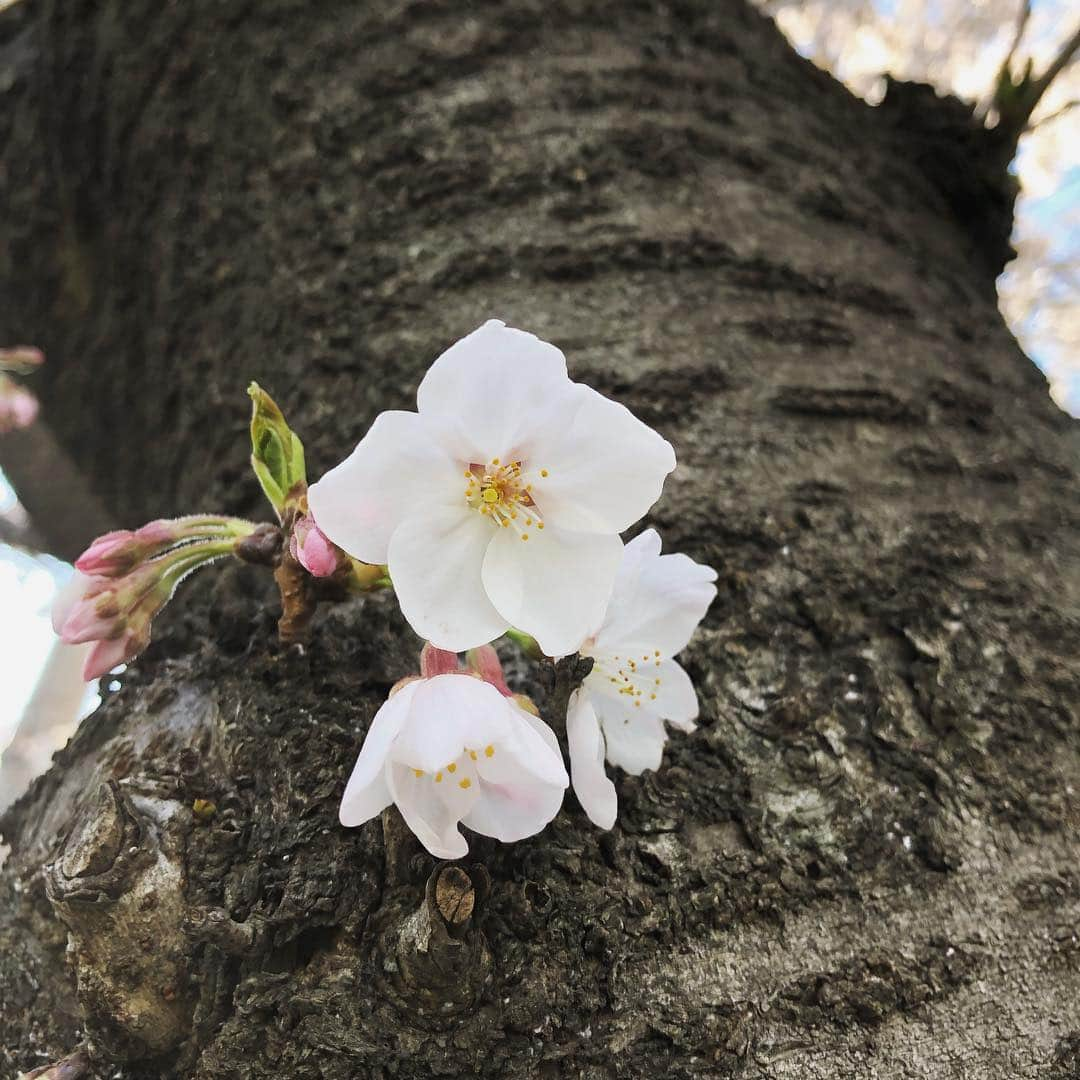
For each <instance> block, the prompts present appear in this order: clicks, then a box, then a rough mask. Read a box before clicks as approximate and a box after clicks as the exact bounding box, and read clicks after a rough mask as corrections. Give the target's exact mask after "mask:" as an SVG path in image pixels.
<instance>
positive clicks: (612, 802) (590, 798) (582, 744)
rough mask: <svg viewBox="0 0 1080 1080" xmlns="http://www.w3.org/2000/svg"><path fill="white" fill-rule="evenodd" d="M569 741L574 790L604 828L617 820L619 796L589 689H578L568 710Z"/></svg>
mask: <svg viewBox="0 0 1080 1080" xmlns="http://www.w3.org/2000/svg"><path fill="white" fill-rule="evenodd" d="M566 742H567V748H568V749H569V751H570V777H571V780H572V783H573V786H574V794H575V795H576V796H577V800H578V802H579V803H581V808H582V809H583V810H584V811H585V813H586V815H588V818H589V820H590V821H591V822H592V823H593V824H594V825H596V826H598V827H599V828H601V829H610V828H611V827H612V825H614V824H615V818H616V816H617V814H618V810H619V797H618V795H617V794H616V792H615V785H614V784H613V783H612V782H611V780H610V779H608V775H607V773H606V772H605V771H604V737H603V734H602V733H601V731H600V721H599V720H598V719H597V717H596V712H595V710H594V709H593V707H592V702H591V701H590V700H589V695H588V692H587V691H585V690H583V689H580V688H579V689H577V690H575V691H574V693H573V694H571V696H570V705H569V708H568V709H567V712H566Z"/></svg>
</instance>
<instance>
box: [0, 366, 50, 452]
mask: <svg viewBox="0 0 1080 1080" xmlns="http://www.w3.org/2000/svg"><path fill="white" fill-rule="evenodd" d="M44 362H45V357H44V356H43V355H42V352H41V350H40V349H34V348H31V347H30V346H29V345H17V346H16V347H15V348H13V349H0V435H3V434H5V433H6V432H9V431H15V430H17V429H19V428H25V427H29V426H30V425H31V424H32V423H33V422H34V421H35V420H36V419H37V414H38V400H37V398H36V397H34V395H33V394H31V393H30V391H29V390H27V389H26V388H25V387H24V386H22V385H20V384H19V383H17V382H15V380H14V379H12V378H11V377H10V376H9V374H8V373H9V372H14V373H15V374H18V375H26V374H28V373H29V372H31V371H33V370H34V369H35V368H38V367H40V366H41V365H42V364H43V363H44Z"/></svg>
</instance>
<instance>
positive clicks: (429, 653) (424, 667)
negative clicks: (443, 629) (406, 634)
mask: <svg viewBox="0 0 1080 1080" xmlns="http://www.w3.org/2000/svg"><path fill="white" fill-rule="evenodd" d="M458 670H459V669H458V658H457V653H452V652H447V651H446V650H445V649H436V648H435V646H434V645H432V644H431V642H430V641H425V642H424V647H423V649H421V650H420V674H421V675H423V677H424V678H425V679H433V678H434V677H435V676H436V675H450V674H453V673H454V672H455V671H458Z"/></svg>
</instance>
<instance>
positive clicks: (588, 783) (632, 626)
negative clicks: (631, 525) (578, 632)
mask: <svg viewBox="0 0 1080 1080" xmlns="http://www.w3.org/2000/svg"><path fill="white" fill-rule="evenodd" d="M715 580H716V572H715V571H714V570H712V569H711V568H710V567H708V566H702V565H700V564H699V563H696V562H694V561H693V560H692V559H690V558H688V557H687V556H686V555H661V554H660V537H659V536H658V535H657V534H656V531H655V530H653V529H647V530H646V531H645V532H643V533H642V534H641V535H640V536H638V537H636V538H635V539H633V540H631V541H630V543H629V544H627V545H626V548H625V551H624V553H623V560H622V565H621V566H620V567H619V572H618V576H617V577H616V579H615V586H614V588H613V590H612V593H611V602H610V603H609V605H608V609H607V614H606V615H605V616H604V619H603V622H602V623H601V624H600V629H599V630H597V631H596V633H595V634H593V635H592V636H591V637H590V638H588V640H587V641H585V643H584V644H583V645H582V646H581V648H580V652H581V654H582V655H583V656H591V657H592V658H593V669H592V671H591V672H590V673H589V675H588V676H587V677H586V679H585V681H584V683H583V684H582V685H581V687H580V688H579V689H578V690H576V691H575V692H574V693H573V695H572V696H571V698H570V705H569V708H568V710H567V717H566V735H567V742H568V748H569V751H570V772H571V775H572V777H573V782H574V793H575V794H576V795H577V797H578V801H579V802H580V803H581V805H582V807H583V808H584V810H585V812H586V814H588V816H589V818H590V819H591V820H592V821H593V823H594V824H596V825H598V826H600V828H602V829H610V828H611V826H612V825H613V824H614V823H615V813H616V809H617V799H616V794H615V785H614V784H612V782H611V781H610V780H609V779H608V777H607V774H606V773H605V771H604V759H605V757H606V759H607V760H608V761H609V762H610V763H611V764H612V765H619V766H621V767H622V768H624V769H625V770H626V771H627V772H628V773H631V774H632V775H637V774H639V773H641V772H644V771H645V770H646V769H656V768H659V766H660V761H661V758H662V756H663V752H664V743H665V742H666V741H667V732H666V731H665V729H664V721H665V720H667V721H669V722H670V723H672V724H674V725H675V726H676V727H677V728H679V729H680V730H682V731H686V732H690V731H693V730H694V726H695V725H694V720H695V719H696V718H697V715H698V701H697V694H696V692H695V691H694V687H693V685H692V683H691V682H690V677H689V676H688V675H687V674H686V672H685V671H684V670H683V669H682V667H680V666H679V664H677V663H676V662H675V661H674V660H673V659H671V658H672V657H673V656H674V655H675V654H676V653H679V652H681V651H682V650H683V649H684V648H685V647H686V645H687V643H688V642H689V640H690V637H691V635H692V634H693V632H694V630H695V628H696V627H697V625H698V623H699V622H700V621H701V620H702V618H704V616H705V612H706V611H707V610H708V607H709V605H710V604H711V603H712V601H713V598H714V597H715V596H716V586H715V585H714V584H713V582H714V581H715Z"/></svg>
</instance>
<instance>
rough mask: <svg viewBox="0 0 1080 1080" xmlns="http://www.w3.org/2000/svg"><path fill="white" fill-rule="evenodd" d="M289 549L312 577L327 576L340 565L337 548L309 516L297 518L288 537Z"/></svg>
mask: <svg viewBox="0 0 1080 1080" xmlns="http://www.w3.org/2000/svg"><path fill="white" fill-rule="evenodd" d="M289 551H291V552H292V557H293V558H294V559H295V560H296V561H297V562H298V563H299V564H300V565H301V566H302V567H303V568H304V569H305V570H306V571H307V572H308V573H309V574H311V575H312V576H313V577H329V576H330V575H331V574H333V573H334V572H335V571H336V570H337V568H338V566H339V565H340V560H339V557H338V549H337V548H336V547H334V545H333V544H332V543H330V541H329V540H327V538H326V536H325V535H324V534H323V532H322V530H321V529H320V528H319V526H318V525H316V524H315V519H314V518H313V517H310V516H309V517H301V518H297V520H296V523H295V524H294V525H293V530H292V536H291V537H290V539H289Z"/></svg>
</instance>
